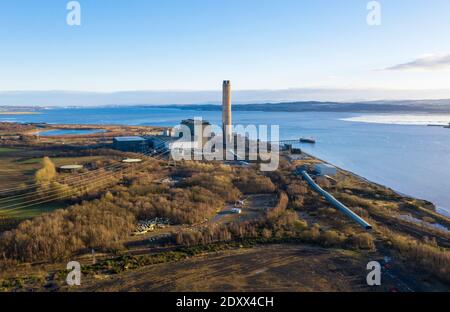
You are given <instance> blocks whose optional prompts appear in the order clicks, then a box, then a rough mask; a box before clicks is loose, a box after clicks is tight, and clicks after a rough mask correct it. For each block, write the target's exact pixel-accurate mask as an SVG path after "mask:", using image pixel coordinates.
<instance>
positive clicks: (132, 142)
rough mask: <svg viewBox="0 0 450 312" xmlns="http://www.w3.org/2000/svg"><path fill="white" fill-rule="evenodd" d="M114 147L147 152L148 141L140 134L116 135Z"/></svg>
mask: <svg viewBox="0 0 450 312" xmlns="http://www.w3.org/2000/svg"><path fill="white" fill-rule="evenodd" d="M113 147H114V149H116V150H119V151H122V152H133V153H145V152H146V151H147V149H148V144H147V141H146V140H145V139H144V138H143V137H140V136H125V137H115V138H114V139H113Z"/></svg>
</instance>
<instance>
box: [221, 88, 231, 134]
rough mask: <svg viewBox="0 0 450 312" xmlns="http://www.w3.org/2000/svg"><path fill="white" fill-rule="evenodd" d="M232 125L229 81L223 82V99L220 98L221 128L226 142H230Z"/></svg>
mask: <svg viewBox="0 0 450 312" xmlns="http://www.w3.org/2000/svg"><path fill="white" fill-rule="evenodd" d="M232 124H233V120H232V116H231V83H230V81H229V80H224V82H223V98H222V127H223V136H224V139H225V140H226V142H230V141H231V139H232V136H233V131H232V129H231V127H232Z"/></svg>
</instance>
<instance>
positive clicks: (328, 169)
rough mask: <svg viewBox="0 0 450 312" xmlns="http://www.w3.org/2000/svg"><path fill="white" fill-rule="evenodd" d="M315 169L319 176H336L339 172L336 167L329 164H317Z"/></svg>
mask: <svg viewBox="0 0 450 312" xmlns="http://www.w3.org/2000/svg"><path fill="white" fill-rule="evenodd" d="M314 171H315V172H316V174H317V175H319V176H335V175H336V174H337V169H336V167H334V166H332V165H329V164H317V165H315V166H314Z"/></svg>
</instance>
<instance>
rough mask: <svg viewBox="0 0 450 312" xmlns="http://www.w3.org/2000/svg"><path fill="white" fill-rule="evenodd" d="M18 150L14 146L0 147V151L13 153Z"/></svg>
mask: <svg viewBox="0 0 450 312" xmlns="http://www.w3.org/2000/svg"><path fill="white" fill-rule="evenodd" d="M18 151H20V150H19V149H16V148H10V147H0V153H13V152H18Z"/></svg>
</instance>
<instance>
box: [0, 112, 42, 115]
mask: <svg viewBox="0 0 450 312" xmlns="http://www.w3.org/2000/svg"><path fill="white" fill-rule="evenodd" d="M40 114H41V113H38V112H0V115H40Z"/></svg>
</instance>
